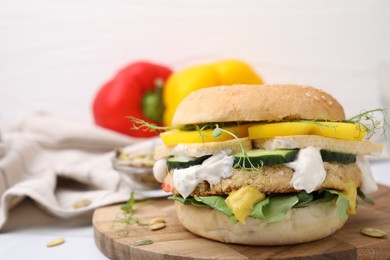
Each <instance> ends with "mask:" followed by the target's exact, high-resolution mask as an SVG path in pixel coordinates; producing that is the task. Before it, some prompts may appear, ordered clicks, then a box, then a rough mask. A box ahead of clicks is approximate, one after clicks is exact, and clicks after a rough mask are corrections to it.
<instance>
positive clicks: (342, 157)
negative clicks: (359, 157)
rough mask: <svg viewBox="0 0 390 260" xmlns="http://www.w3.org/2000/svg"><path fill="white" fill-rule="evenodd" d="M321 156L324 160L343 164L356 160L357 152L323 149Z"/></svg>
mask: <svg viewBox="0 0 390 260" xmlns="http://www.w3.org/2000/svg"><path fill="white" fill-rule="evenodd" d="M321 157H322V160H323V161H324V162H336V163H342V164H348V163H354V162H356V154H349V153H339V152H331V151H327V150H321Z"/></svg>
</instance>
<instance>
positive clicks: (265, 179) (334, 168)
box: [164, 162, 361, 196]
mask: <svg viewBox="0 0 390 260" xmlns="http://www.w3.org/2000/svg"><path fill="white" fill-rule="evenodd" d="M324 168H325V171H326V178H325V180H324V182H323V183H322V185H321V186H320V187H319V188H318V189H321V188H327V189H335V190H343V189H344V184H345V183H346V182H349V181H354V182H355V183H356V185H357V186H360V174H361V171H360V169H359V167H358V166H357V165H356V164H355V163H352V164H339V163H328V162H324ZM293 173H294V170H293V169H291V168H288V167H286V166H284V165H274V166H264V167H263V168H262V170H261V172H256V171H246V170H239V169H235V170H234V171H233V173H232V176H231V177H230V178H227V179H223V180H222V181H221V182H220V183H218V184H216V185H210V184H209V183H207V182H206V181H204V182H203V183H200V184H198V185H197V186H196V188H195V190H194V191H193V192H192V193H191V196H195V195H197V196H211V195H228V194H230V193H231V192H232V191H234V190H238V189H240V188H241V187H243V186H248V185H249V186H253V187H256V188H257V189H259V190H260V191H261V192H263V193H266V194H270V193H289V192H297V190H296V189H294V187H293V186H291V185H290V181H291V179H292V176H293ZM164 182H165V183H166V184H169V185H170V186H171V187H172V188H173V192H174V193H175V194H178V193H177V191H176V189H174V184H173V174H172V172H171V173H170V174H168V175H167V176H166V178H165V180H164Z"/></svg>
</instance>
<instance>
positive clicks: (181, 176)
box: [173, 151, 234, 198]
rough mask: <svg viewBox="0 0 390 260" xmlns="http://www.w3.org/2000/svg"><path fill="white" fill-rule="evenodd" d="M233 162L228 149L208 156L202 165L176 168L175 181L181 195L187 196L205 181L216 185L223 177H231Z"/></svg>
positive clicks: (174, 172)
mask: <svg viewBox="0 0 390 260" xmlns="http://www.w3.org/2000/svg"><path fill="white" fill-rule="evenodd" d="M233 163H234V157H233V156H229V155H228V153H227V152H226V151H222V152H220V153H218V154H215V155H213V156H211V157H210V158H207V159H206V160H204V161H203V163H202V164H201V165H195V166H191V167H189V168H185V169H176V170H174V171H173V183H174V185H175V188H176V190H177V191H178V192H179V193H180V195H181V196H183V198H187V197H188V196H189V195H190V194H191V193H192V192H193V191H194V189H195V187H196V186H197V185H198V184H199V183H201V182H203V181H207V182H208V183H209V184H210V185H215V184H218V183H220V182H221V180H222V179H226V178H229V177H230V176H231V175H232V172H233V168H232V166H233Z"/></svg>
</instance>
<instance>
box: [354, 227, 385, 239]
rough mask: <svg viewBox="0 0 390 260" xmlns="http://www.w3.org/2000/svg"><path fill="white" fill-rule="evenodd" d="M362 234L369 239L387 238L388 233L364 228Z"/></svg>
mask: <svg viewBox="0 0 390 260" xmlns="http://www.w3.org/2000/svg"><path fill="white" fill-rule="evenodd" d="M360 233H362V234H363V235H366V236H369V237H385V236H387V234H386V232H384V231H383V230H380V229H377V228H363V229H361V230H360Z"/></svg>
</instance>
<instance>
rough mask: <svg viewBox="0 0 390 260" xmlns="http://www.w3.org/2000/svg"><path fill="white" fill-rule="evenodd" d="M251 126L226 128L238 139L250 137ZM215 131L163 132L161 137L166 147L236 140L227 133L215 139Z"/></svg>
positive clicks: (225, 128)
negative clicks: (249, 128)
mask: <svg viewBox="0 0 390 260" xmlns="http://www.w3.org/2000/svg"><path fill="white" fill-rule="evenodd" d="M249 126H250V125H249V124H247V125H237V126H231V127H224V128H222V129H223V130H226V131H227V132H229V133H232V134H233V135H235V136H237V137H238V138H242V137H247V136H248V127H249ZM213 131H214V130H212V129H210V130H200V131H182V130H171V131H167V132H163V133H161V134H160V137H161V139H162V141H163V142H164V144H165V145H176V144H188V143H204V142H222V141H227V140H231V139H233V138H234V136H233V135H231V134H228V133H226V132H222V133H221V135H219V136H218V137H213Z"/></svg>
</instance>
